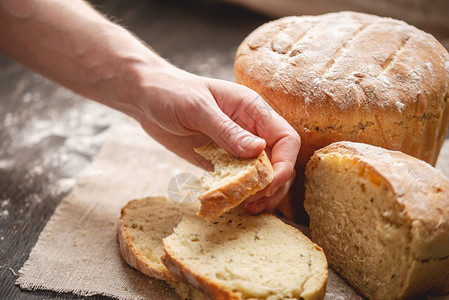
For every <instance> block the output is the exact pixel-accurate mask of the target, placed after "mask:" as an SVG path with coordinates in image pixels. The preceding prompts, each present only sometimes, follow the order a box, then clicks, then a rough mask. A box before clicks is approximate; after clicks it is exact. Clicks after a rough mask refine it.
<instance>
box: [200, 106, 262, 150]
mask: <svg viewBox="0 0 449 300" xmlns="http://www.w3.org/2000/svg"><path fill="white" fill-rule="evenodd" d="M201 130H202V131H203V132H204V133H205V134H207V135H208V136H209V137H210V138H211V139H213V140H214V141H215V142H216V143H217V144H218V145H219V146H220V147H222V148H223V149H225V150H226V152H228V153H230V154H232V155H234V156H236V157H242V158H252V157H256V156H257V155H259V154H260V153H261V152H262V151H263V149H265V146H266V143H265V141H264V140H263V139H261V138H259V137H258V136H256V135H254V134H252V133H251V132H249V131H247V130H245V129H243V128H242V127H240V125H238V124H237V123H235V122H234V121H233V120H231V119H230V118H229V117H228V116H227V115H225V114H224V113H223V112H222V111H220V110H219V109H218V108H217V109H216V111H215V113H214V115H211V116H210V117H208V118H205V119H204V122H203V128H201Z"/></svg>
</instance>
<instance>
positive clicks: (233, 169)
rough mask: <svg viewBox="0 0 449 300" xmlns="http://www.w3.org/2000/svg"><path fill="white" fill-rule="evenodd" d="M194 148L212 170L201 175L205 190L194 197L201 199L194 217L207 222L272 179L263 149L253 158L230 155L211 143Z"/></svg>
mask: <svg viewBox="0 0 449 300" xmlns="http://www.w3.org/2000/svg"><path fill="white" fill-rule="evenodd" d="M195 151H196V152H197V153H199V154H201V155H202V156H204V157H205V158H207V159H208V160H210V161H211V162H212V164H213V165H214V171H213V172H209V173H207V174H206V175H205V176H204V177H203V178H202V186H203V188H204V189H205V192H204V193H203V194H202V195H200V196H199V197H198V199H199V200H200V201H201V208H200V210H199V212H198V216H200V217H202V218H203V219H205V220H206V221H208V222H210V221H213V220H215V219H217V218H218V217H219V216H221V215H222V214H224V213H225V212H227V211H228V210H230V209H231V208H234V207H236V206H238V205H239V204H240V203H242V202H243V201H244V200H245V199H246V198H248V197H249V196H251V195H253V194H255V193H256V192H258V191H260V190H262V189H264V188H265V187H266V186H267V185H268V184H269V183H270V182H271V181H272V180H273V177H274V174H273V167H272V165H271V162H270V160H269V159H268V157H267V154H266V153H265V151H262V153H260V154H259V156H258V157H256V158H253V159H244V158H238V157H234V156H232V155H230V154H229V153H227V152H226V151H225V150H223V149H222V148H220V147H219V146H218V145H217V144H215V143H210V144H207V145H204V146H201V147H198V148H196V149H195Z"/></svg>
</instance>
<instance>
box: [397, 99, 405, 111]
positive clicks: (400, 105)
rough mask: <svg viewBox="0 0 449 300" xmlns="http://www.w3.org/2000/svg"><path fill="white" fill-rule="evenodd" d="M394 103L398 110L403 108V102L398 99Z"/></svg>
mask: <svg viewBox="0 0 449 300" xmlns="http://www.w3.org/2000/svg"><path fill="white" fill-rule="evenodd" d="M395 104H396V107H397V108H398V110H399V111H400V112H402V111H403V110H404V108H405V104H404V103H402V102H399V101H398V102H396V103H395Z"/></svg>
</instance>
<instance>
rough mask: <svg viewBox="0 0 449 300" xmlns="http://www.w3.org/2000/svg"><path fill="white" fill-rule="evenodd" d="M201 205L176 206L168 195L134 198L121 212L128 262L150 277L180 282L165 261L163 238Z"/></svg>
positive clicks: (120, 238)
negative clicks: (162, 258)
mask: <svg viewBox="0 0 449 300" xmlns="http://www.w3.org/2000/svg"><path fill="white" fill-rule="evenodd" d="M197 209H198V206H187V207H184V206H180V205H176V204H175V203H173V202H172V201H170V200H169V199H167V198H165V197H149V198H145V199H138V200H132V201H130V202H128V204H126V205H125V206H124V207H123V208H122V211H121V217H120V220H119V222H118V227H117V235H118V241H119V244H120V252H121V254H122V257H123V258H124V259H125V261H126V262H127V263H128V264H129V265H130V266H132V267H133V268H135V269H137V270H139V271H140V272H142V273H143V274H145V275H147V276H151V277H154V278H158V279H162V280H171V281H178V280H177V278H176V277H174V276H173V275H172V274H171V273H170V272H169V271H168V270H167V268H166V267H165V266H164V265H163V264H162V262H161V259H160V257H161V256H162V255H163V254H164V249H163V244H162V239H163V238H164V237H166V236H169V235H170V234H172V232H173V228H174V227H175V226H176V225H178V223H179V222H180V221H181V219H182V216H183V215H195V212H196V211H197Z"/></svg>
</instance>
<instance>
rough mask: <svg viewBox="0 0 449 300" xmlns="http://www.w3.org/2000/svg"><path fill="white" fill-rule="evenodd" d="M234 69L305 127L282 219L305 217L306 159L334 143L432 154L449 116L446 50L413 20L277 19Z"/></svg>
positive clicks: (431, 157)
mask: <svg viewBox="0 0 449 300" xmlns="http://www.w3.org/2000/svg"><path fill="white" fill-rule="evenodd" d="M234 71H235V76H236V79H237V82H238V83H241V84H243V85H246V86H248V87H250V88H251V89H253V90H255V91H256V92H258V93H259V94H260V95H261V96H262V97H263V98H264V99H265V100H266V101H267V102H268V103H269V104H270V105H271V107H272V108H273V109H275V110H276V111H277V112H278V113H279V114H280V115H281V116H283V117H284V118H285V119H286V120H287V121H288V122H289V123H290V124H291V125H292V126H293V127H294V128H295V129H296V131H297V132H298V133H299V134H300V136H301V144H302V146H301V150H300V152H299V156H298V164H297V182H296V183H295V184H294V186H293V189H294V190H296V195H290V199H293V200H294V201H290V202H291V203H289V201H284V202H283V203H282V205H281V211H282V212H283V213H284V214H285V215H286V216H287V217H288V218H293V219H296V220H297V221H301V220H304V217H305V214H304V213H303V212H304V210H303V207H302V203H301V199H303V197H304V174H303V173H304V168H305V165H306V163H307V161H308V160H309V159H310V157H311V156H312V155H313V153H314V152H315V151H316V150H318V149H321V148H323V147H325V146H327V145H329V144H331V143H333V142H337V141H353V142H363V143H367V144H371V145H375V146H380V147H383V148H387V149H390V150H399V151H402V152H405V153H407V154H409V155H412V156H414V157H417V158H420V159H422V160H424V161H426V162H428V163H430V164H431V165H435V163H436V160H437V158H438V154H439V151H440V149H441V146H442V144H443V142H444V138H445V136H446V133H447V127H448V122H449V108H448V107H449V106H448V105H447V102H448V99H449V85H448V83H449V54H448V52H447V51H446V49H444V47H443V46H441V44H440V43H439V42H438V41H437V40H436V39H435V38H434V37H433V36H431V35H430V34H427V33H425V32H423V31H421V30H419V29H417V28H415V27H413V26H410V25H408V24H406V23H404V22H402V21H398V20H393V19H390V18H382V17H378V16H373V15H368V14H362V13H354V12H339V13H330V14H326V15H321V16H305V17H285V18H281V19H278V20H275V21H272V22H269V23H267V24H264V25H262V26H261V27H259V28H258V29H256V30H255V31H254V32H253V33H251V34H250V35H249V36H248V37H247V38H246V39H245V40H244V41H243V42H242V44H241V45H240V47H239V49H238V51H237V55H236V59H235V65H234Z"/></svg>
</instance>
